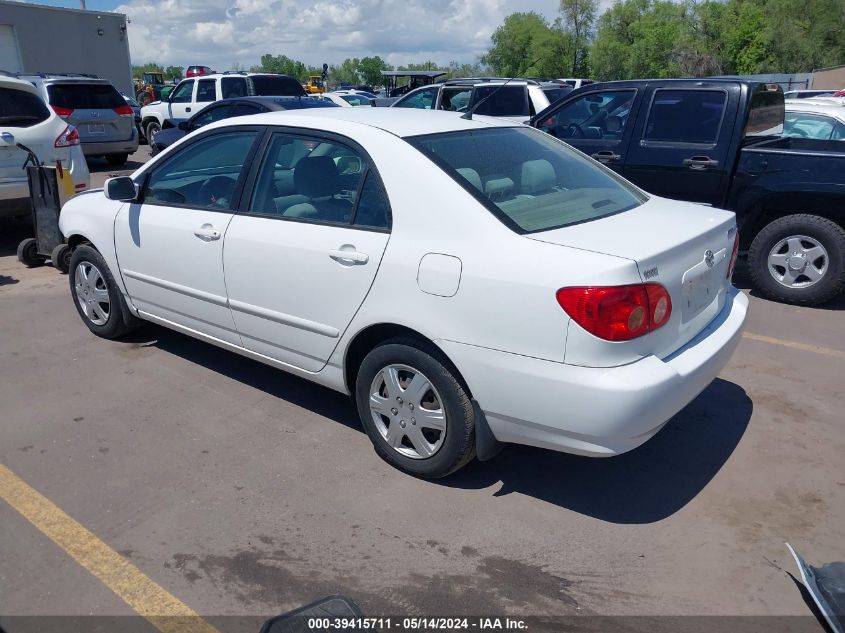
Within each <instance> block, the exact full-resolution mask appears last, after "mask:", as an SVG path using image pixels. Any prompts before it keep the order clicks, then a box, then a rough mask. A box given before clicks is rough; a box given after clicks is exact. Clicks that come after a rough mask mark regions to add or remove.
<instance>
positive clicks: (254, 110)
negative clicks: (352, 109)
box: [150, 97, 337, 156]
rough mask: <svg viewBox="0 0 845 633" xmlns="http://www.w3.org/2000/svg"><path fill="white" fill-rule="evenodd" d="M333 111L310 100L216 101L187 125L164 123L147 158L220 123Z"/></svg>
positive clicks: (295, 98)
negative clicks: (290, 112) (294, 112)
mask: <svg viewBox="0 0 845 633" xmlns="http://www.w3.org/2000/svg"><path fill="white" fill-rule="evenodd" d="M334 107H337V106H336V105H335V104H334V103H330V102H328V101H322V100H320V99H315V98H309V97H244V98H242V99H223V100H222V101H215V102H214V103H212V104H211V105H208V106H206V107H205V108H203V109H202V110H200V111H199V112H197V113H196V114H195V115H194V116H192V117H191V118H190V119H188V120H187V121H170V120H168V121H165V127H164V129H162V130H160V131H159V132H157V133H156V135H155V138H154V139H153V141H152V142H151V143H150V154H151V155H152V156H155V155H156V154H158V153H159V152H161V151H162V150H164V149H166V148H168V147H170V146H171V145H173V144H174V143H175V142H176V141H178V140H179V139H181V138H182V137H183V136H185V135H186V134H190V133H191V132H193V131H194V130H198V129H200V128H201V127H203V126H205V125H208V124H209V123H214V122H215V121H220V120H222V119H228V118H232V117H236V116H246V115H248V114H259V113H261V112H278V111H282V110H302V109H307V108H334Z"/></svg>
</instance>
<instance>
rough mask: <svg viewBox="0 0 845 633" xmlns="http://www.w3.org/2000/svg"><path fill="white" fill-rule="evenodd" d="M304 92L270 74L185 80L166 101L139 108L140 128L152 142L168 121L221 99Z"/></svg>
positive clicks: (232, 74)
mask: <svg viewBox="0 0 845 633" xmlns="http://www.w3.org/2000/svg"><path fill="white" fill-rule="evenodd" d="M305 94H306V93H305V90H304V89H303V88H302V85H301V84H300V83H299V82H298V81H297V80H296V79H294V78H293V77H289V76H288V75H277V74H272V73H245V72H228V73H217V74H213V75H204V76H202V77H198V78H196V79H193V78H191V79H185V80H183V81H181V82H179V84H178V85H177V86H176V88H174V89H173V92H171V93H170V95H169V96H168V98H167V100H166V101H154V102H153V103H151V104H149V105H146V106H144V107H143V108H141V125H142V126H143V128H144V132H145V134H146V136H147V139H148V140H152V138H153V136H154V135H155V133H156V132H158V131H159V130H160V129H161V128H162V127H163V126H164V122H165V121H166V120H167V119H179V120H182V119H188V118H189V117H190V116H191V115H192V114H196V113H197V112H199V111H200V110H201V109H202V108H204V107H205V106H207V105H208V104H209V103H212V102H214V101H220V100H221V99H236V98H238V97H247V96H272V97H299V96H304V95H305Z"/></svg>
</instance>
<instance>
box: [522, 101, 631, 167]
mask: <svg viewBox="0 0 845 633" xmlns="http://www.w3.org/2000/svg"><path fill="white" fill-rule="evenodd" d="M638 97H639V95H638V90H637V89H636V88H615V89H611V90H596V91H594V92H589V93H587V94H584V95H581V96H579V97H573V98H572V99H569V100H566V101H564V102H563V103H561V104H559V105H558V106H556V107H552V108H551V109H548V110H546V111H544V112H541V113H540V114H539V115H538V116H537V117H535V118H534V119H532V122H531V124H532V125H533V126H534V127H536V128H539V129H540V130H543V131H544V132H547V133H548V134H551V135H552V136H554V137H556V138H559V139H561V140H562V141H565V142H566V143H568V144H569V145H572V146H573V147H574V148H576V149H578V150H580V151H582V152H584V153H585V154H587V155H588V156H592V157H593V158H594V159H596V160H597V161H599V162H601V163H603V164H605V165H607V166H608V167H610V168H611V169H613V170H614V171H617V172H619V173H622V172H623V171H624V164H625V158H626V154H627V152H628V146H629V145H630V142H631V134H632V129H633V127H634V120H635V119H636V116H637V110H638V108H639V103H640V99H639V98H638Z"/></svg>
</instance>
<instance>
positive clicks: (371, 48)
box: [38, 0, 610, 70]
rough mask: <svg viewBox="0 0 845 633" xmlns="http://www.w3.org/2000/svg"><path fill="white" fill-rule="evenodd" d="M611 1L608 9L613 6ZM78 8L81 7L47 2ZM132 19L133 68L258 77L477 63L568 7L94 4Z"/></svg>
mask: <svg viewBox="0 0 845 633" xmlns="http://www.w3.org/2000/svg"><path fill="white" fill-rule="evenodd" d="M609 3H610V0H603V1H602V3H601V4H602V5H607V4H609ZM38 4H50V5H53V6H63V7H70V8H75V9H78V8H80V3H79V1H78V0H46V1H45V0H41V1H40V2H39V3H38ZM86 5H87V8H88V9H89V10H94V11H117V12H119V13H125V14H126V16H127V17H128V19H129V21H130V24H129V29H128V30H129V47H130V53H131V55H132V63H133V64H141V63H145V62H157V63H159V64H163V65H165V66H169V65H175V66H187V65H191V64H199V65H204V66H211V67H212V68H214V69H215V70H228V69H231V68H233V67H234V65H235V64H238V65H239V66H240V67H242V68H249V66H251V65H253V64H257V63H258V62H259V59H260V57H261V55H262V54H264V53H271V54H273V55H287V56H288V57H291V58H294V59H298V60H301V61H303V62H305V63H307V64H312V65H315V66H319V65H321V64H322V63H323V62H326V63H329V64H337V63H340V62H342V61H343V60H344V59H346V58H348V57H366V56H370V55H379V56H381V57H382V59H384V60H386V61H387V62H388V63H390V64H392V65H394V66H398V65H402V64H406V63H409V62H423V61H426V60H429V59H431V60H432V61H434V62H436V63H438V64H440V65H446V64H448V63H449V62H450V61H457V62H458V63H472V62H475V61H477V60H478V57H479V56H480V55H481V54H482V53H484V52H485V51H486V50H487V49H488V48H489V46H490V36H491V35H492V33H493V31H494V30H495V29H496V27H497V26H499V25H500V24H501V23H502V21H503V20H504V18H505V16H507V15H508V14H510V13H513V12H515V11H536V12H537V13H540V14H541V15H544V16H545V17H546V18H547V19H548V20H549V21H550V22H551V21H553V20H554V18H555V17H557V14H558V5H559V0H87V2H86Z"/></svg>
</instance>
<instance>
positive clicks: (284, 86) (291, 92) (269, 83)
mask: <svg viewBox="0 0 845 633" xmlns="http://www.w3.org/2000/svg"><path fill="white" fill-rule="evenodd" d="M251 79H252V85H253V86H254V88H255V94H256V95H258V96H261V97H265V96H267V97H298V96H300V95H304V94H305V90H303V89H302V86H301V85H300V84H299V82H298V81H297V80H296V79H294V78H293V77H285V76H283V75H255V76H253V77H252V78H251Z"/></svg>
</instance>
